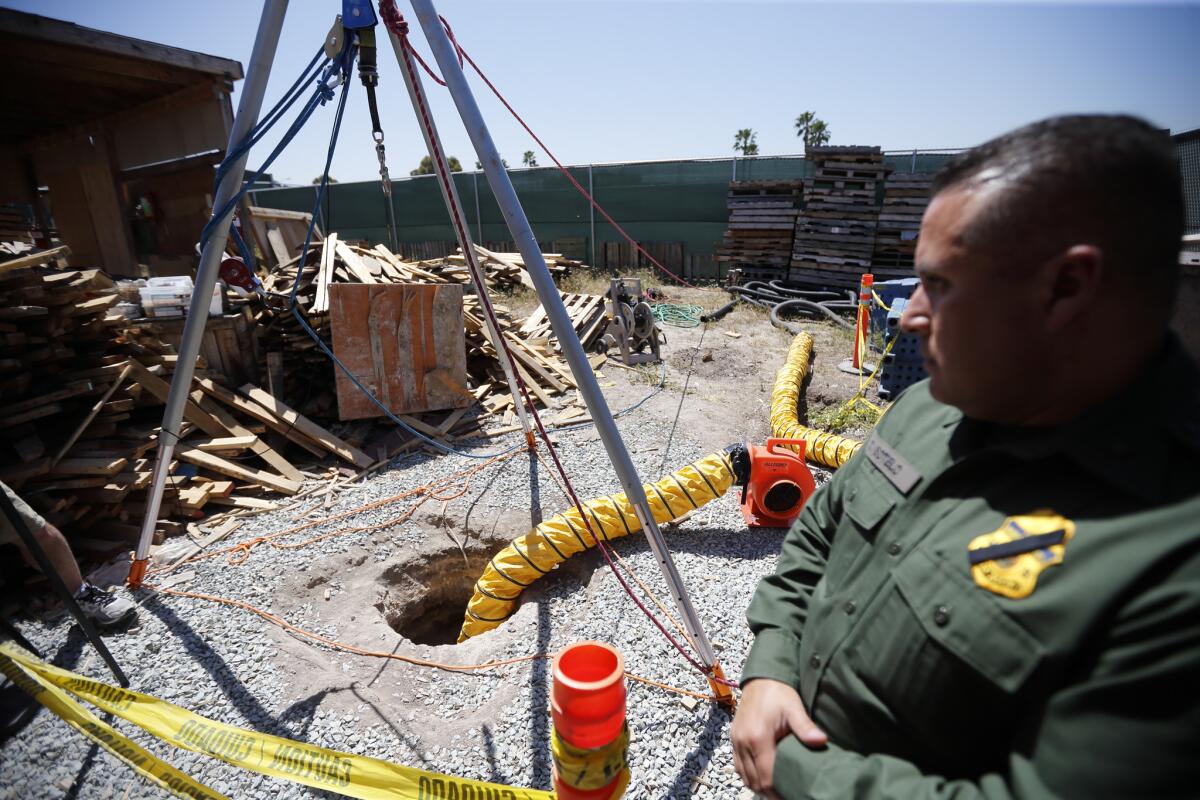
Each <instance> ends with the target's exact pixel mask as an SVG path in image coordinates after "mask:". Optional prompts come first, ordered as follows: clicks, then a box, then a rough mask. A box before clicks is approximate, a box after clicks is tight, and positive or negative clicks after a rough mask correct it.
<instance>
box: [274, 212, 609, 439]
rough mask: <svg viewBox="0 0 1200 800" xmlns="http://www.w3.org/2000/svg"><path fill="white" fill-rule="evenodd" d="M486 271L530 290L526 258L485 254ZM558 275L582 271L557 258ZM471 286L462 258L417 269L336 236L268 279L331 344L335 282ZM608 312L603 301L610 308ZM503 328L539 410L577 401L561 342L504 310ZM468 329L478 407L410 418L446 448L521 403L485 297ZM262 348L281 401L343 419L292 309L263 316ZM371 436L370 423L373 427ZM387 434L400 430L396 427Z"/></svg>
mask: <svg viewBox="0 0 1200 800" xmlns="http://www.w3.org/2000/svg"><path fill="white" fill-rule="evenodd" d="M476 250H477V254H478V256H479V261H480V264H481V266H482V267H483V269H484V273H485V280H486V282H487V284H488V287H489V290H500V291H507V290H511V289H512V288H513V287H515V286H518V285H525V283H526V281H527V280H528V277H529V276H528V274H527V273H526V272H525V270H524V265H523V263H522V261H521V260H520V255H519V254H516V253H496V252H492V251H490V250H486V249H484V248H482V247H476ZM546 260H547V263H548V264H549V265H551V267H552V270H553V271H556V272H559V273H560V274H561V273H563V272H565V271H566V270H567V269H568V268H570V267H572V266H574V265H577V262H573V261H571V260H570V259H564V258H562V257H561V256H559V255H556V254H546ZM469 280H470V276H469V273H468V271H467V268H466V266H465V259H463V257H462V256H461V255H459V256H451V257H449V258H446V259H442V260H438V261H421V262H408V261H404V260H402V259H400V258H398V257H396V256H395V255H394V254H393V253H392V252H391V251H390V250H388V249H387V248H386V247H384V246H383V245H376V246H375V247H373V248H365V247H359V246H355V245H351V244H348V243H346V242H344V241H341V240H340V239H339V238H338V235H337V234H336V233H334V234H330V235H329V236H328V237H327V238H326V239H325V240H324V241H321V242H318V243H316V245H315V246H314V247H313V249H312V252H311V253H310V257H309V259H308V263H307V264H305V265H304V266H303V267H302V268H299V269H298V260H293V262H292V263H291V264H287V265H284V267H282V268H280V269H277V270H276V271H274V272H273V273H272V274H270V275H268V276H267V277H266V279H265V280H264V287H265V288H266V289H267V291H268V292H276V293H281V294H290V293H291V291H292V288H293V286H294V285H295V283H296V282H297V281H299V287H298V289H297V290H296V292H297V293H296V297H297V305H298V307H299V308H300V310H301V312H302V314H303V316H304V318H305V322H306V323H307V324H308V325H309V326H310V327H311V328H312V330H313V331H314V332H315V333H316V335H317V336H318V337H319V338H320V339H321V340H322V341H324V342H329V341H331V339H332V330H331V323H330V315H329V287H330V284H332V283H361V284H372V285H375V284H382V285H387V284H413V283H417V284H458V283H465V282H467V281H469ZM600 305H601V306H602V305H603V302H602V301H601V302H600ZM495 310H496V315H497V320H498V322H499V324H500V328H501V330H502V333H503V336H504V339H505V341H506V343H507V344H508V346H509V348H510V349H511V351H512V353H513V356H514V358H515V359H516V362H517V371H518V372H519V373H520V375H521V377H522V379H523V380H524V382H525V384H526V385H527V387H528V388H529V391H530V394H531V396H532V397H533V398H534V400H535V402H537V403H539V404H540V405H541V406H543V407H545V408H551V407H557V406H560V405H564V404H566V403H570V402H572V400H573V398H572V397H568V395H573V394H574V389H575V382H574V378H573V377H572V375H571V372H570V369H569V368H568V366H567V365H566V363H565V362H564V361H563V360H562V358H561V356H559V355H558V354H557V353H555V351H554V347H553V344H552V343H551V342H550V340H549V339H547V338H545V337H544V336H542V335H540V334H539V335H537V336H534V335H531V333H529V332H525V331H523V330H522V329H521V324H520V323H519V322H518V321H517V320H516V319H514V318H513V316H512V315H511V313H510V312H509V311H508V309H506V308H505V307H504V306H502V305H496V306H495ZM593 321H594V314H592V315H589V316H588V317H587V319H586V320H584V319H581V320H580V326H581V327H582V326H583V325H584V322H587V323H588V324H589V325H590V324H591V322H593ZM463 324H464V329H465V330H464V332H465V335H466V347H467V376H468V381H469V389H470V391H471V393H472V395H473V396H474V398H475V404H473V405H472V407H470V408H466V409H462V408H460V409H456V410H453V411H447V412H430V413H429V414H426V415H421V416H417V415H400V416H401V419H403V420H404V421H405V422H406V423H407V424H410V425H412V427H414V428H416V429H417V430H419V431H421V432H422V433H424V434H426V435H428V436H432V437H434V438H437V439H439V440H442V441H445V442H453V441H455V440H457V439H465V438H471V437H472V436H477V435H480V433H481V425H482V424H483V423H484V422H485V421H486V420H488V418H489V417H491V416H492V415H495V414H499V415H501V418H502V420H506V421H511V419H512V417H511V414H512V412H513V403H512V397H511V391H510V387H509V386H508V384H507V381H506V380H505V377H504V372H503V369H502V368H501V366H500V362H499V360H498V358H497V354H496V352H495V349H494V348H493V347H492V344H491V342H490V341H489V340H488V338H487V335H486V332H485V325H484V320H483V311H482V308H481V307H480V304H479V300H478V297H476V296H475V295H474V294H466V295H464V298H463ZM258 325H259V340H260V346H261V349H262V350H263V352H265V353H267V355H268V359H270V358H271V357H272V355H274V356H275V358H276V359H277V364H276V366H275V368H274V369H272V368H271V365H270V363H268V372H269V373H270V372H274V373H275V374H277V375H279V376H281V377H280V379H279V381H278V383H277V384H275V383H273V384H272V386H273V388H274V390H275V391H276V393H277V394H278V395H280V396H281V397H284V398H286V399H288V400H289V401H292V402H294V403H295V404H296V406H297V407H298V409H299V410H300V411H301V412H303V413H305V414H307V415H309V416H311V417H314V418H316V419H330V418H333V417H335V415H336V413H337V408H336V403H335V398H334V394H333V392H332V387H333V386H334V379H335V375H334V370H335V369H336V367H335V366H334V365H333V363H332V361H331V360H330V359H329V358H328V357H327V356H326V355H325V353H324V352H322V350H321V349H320V347H319V345H318V344H317V343H316V341H315V340H314V339H313V338H312V336H310V335H309V334H308V333H307V332H306V331H305V330H304V329H303V327H302V326H301V325H300V323H299V322H298V321H297V320H296V318H295V316H294V315H293V314H292V313H291V312H290V311H289V310H288V309H287V308H286V307H285V306H282V305H281V306H276V307H264V308H263V309H262V310H261V311H260V312H259V314H258ZM364 422H365V424H366V425H367V427H368V429H369V427H370V425H371V423H370V421H364ZM380 422H381V424H382V425H383V426H384V427H386V428H387V429H389V430H391V429H394V428H395V426H394V425H393V424H392V423H391V422H388V421H386V420H381V421H380ZM360 429H361V427H360ZM412 444H414V442H413V441H412V440H411V439H405V438H404V437H403V436H400V437H399V439H393V440H391V441H390V443H389V445H388V451H387V452H388V453H389V454H392V453H394V452H396V451H397V449H396V448H398V447H400V448H402V447H406V446H409V445H412Z"/></svg>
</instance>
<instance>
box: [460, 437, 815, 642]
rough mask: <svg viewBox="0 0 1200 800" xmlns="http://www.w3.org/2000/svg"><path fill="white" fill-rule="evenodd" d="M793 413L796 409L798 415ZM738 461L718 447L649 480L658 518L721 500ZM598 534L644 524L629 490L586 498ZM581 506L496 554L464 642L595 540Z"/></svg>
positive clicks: (613, 534)
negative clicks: (522, 594) (657, 478)
mask: <svg viewBox="0 0 1200 800" xmlns="http://www.w3.org/2000/svg"><path fill="white" fill-rule="evenodd" d="M793 416H794V415H793ZM733 480H734V478H733V465H732V464H731V463H730V462H729V457H728V456H727V455H726V454H725V453H713V454H712V455H708V456H705V457H704V458H702V459H700V460H699V461H695V462H693V463H691V464H688V465H687V466H686V467H683V468H682V469H680V470H677V471H676V472H674V473H672V474H670V475H668V476H666V477H665V478H662V479H661V480H659V481H658V482H657V483H653V484H645V485H644V488H645V490H646V497H647V498H648V499H649V501H650V512H651V513H652V514H653V515H654V521H655V522H657V523H658V524H660V525H662V524H664V523H667V522H670V521H672V520H676V519H679V518H680V517H682V516H683V515H684V514H686V513H688V512H689V511H692V510H694V509H697V508H700V507H701V506H702V505H704V504H706V503H709V502H711V501H713V500H716V499H717V498H718V497H720V496H721V495H723V494H725V492H727V491H728V490H729V487H730V486H731V485H732V484H733ZM583 507H584V509H586V511H587V514H588V519H589V521H590V522H591V525H592V531H594V532H595V534H596V536H599V537H601V538H603V539H604V540H605V541H608V540H611V539H619V538H620V537H622V536H626V535H628V534H630V533H636V532H637V531H640V530H641V529H642V523H641V522H640V521H639V520H638V518H637V515H636V514H635V513H634V511H633V504H632V503H630V502H629V500H628V499H626V497H625V493H624V492H621V493H620V494H614V495H610V496H606V497H598V498H596V499H594V500H588V501H587V502H585V503H584V504H583ZM595 544H596V543H595V542H594V541H593V540H592V537H591V534H589V533H588V529H587V526H586V525H585V524H584V522H583V520H582V519H581V518H580V515H579V509H578V508H575V507H572V508H570V509H568V510H566V511H564V512H562V513H560V514H556V515H554V516H553V517H551V518H550V519H547V520H546V521H544V522H542V524H540V525H538V526H537V527H536V528H534V529H533V530H531V531H529V533H526V534H525V535H524V536H521V537H520V538H518V539H516V540H514V541H513V543H512V544H510V545H509V546H508V547H505V548H504V549H503V550H501V551H500V552H499V553H497V554H496V555H494V556H492V560H491V561H490V562H489V563H488V565H487V567H485V568H484V570H483V575H481V576H480V577H479V580H477V581H476V582H475V594H474V595H473V596H472V597H471V602H470V603H468V604H467V613H466V615H465V617H464V619H463V626H462V632H461V633H459V635H458V641H459V642H463V641H466V640H467V639H469V638H471V637H472V636H477V635H479V634H481V633H484V632H486V631H490V630H491V629H492V628H495V627H497V626H498V625H499V624H500V623H502V622H504V620H506V619H508V618H509V616H510V615H511V614H512V613H513V611H514V610H515V609H516V606H517V599H518V598H519V597H520V596H521V592H523V591H524V590H525V588H526V587H527V586H529V585H530V584H532V583H533V582H534V581H535V580H537V579H538V578H540V577H541V576H542V575H545V574H546V573H547V572H549V571H550V570H551V569H552V568H553V567H554V566H555V565H556V564H561V563H562V562H563V561H566V560H567V559H568V558H570V557H571V556H573V555H575V554H576V553H581V552H583V551H584V550H587V549H588V548H590V547H594V546H595Z"/></svg>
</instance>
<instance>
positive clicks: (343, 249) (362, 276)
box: [334, 242, 375, 284]
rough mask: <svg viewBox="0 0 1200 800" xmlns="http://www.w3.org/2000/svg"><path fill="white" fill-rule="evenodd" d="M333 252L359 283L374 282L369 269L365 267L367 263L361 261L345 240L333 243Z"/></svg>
mask: <svg viewBox="0 0 1200 800" xmlns="http://www.w3.org/2000/svg"><path fill="white" fill-rule="evenodd" d="M334 252H335V253H337V256H338V258H340V259H341V260H342V264H343V265H345V267H346V269H348V270H350V274H351V275H353V276H354V277H355V278H357V279H358V281H359V282H360V283H366V284H373V283H375V279H374V278H373V277H371V271H370V270H369V269H367V265H366V264H364V263H363V262H362V259H360V258H359V257H358V254H357V253H355V252H354V251H353V250H351V249H350V247H349V245H347V244H346V243H345V242H338V243H337V244H336V245H334Z"/></svg>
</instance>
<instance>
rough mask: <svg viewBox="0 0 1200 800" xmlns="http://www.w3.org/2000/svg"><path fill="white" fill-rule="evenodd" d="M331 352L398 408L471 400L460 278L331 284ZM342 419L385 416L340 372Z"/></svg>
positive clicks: (459, 404) (434, 406)
mask: <svg viewBox="0 0 1200 800" xmlns="http://www.w3.org/2000/svg"><path fill="white" fill-rule="evenodd" d="M329 319H330V326H331V328H332V332H333V351H334V354H335V355H337V357H338V358H339V359H340V360H341V361H342V363H343V364H345V365H346V367H347V368H348V369H349V370H350V372H351V373H352V374H353V375H354V376H355V377H356V378H357V380H358V381H359V382H360V383H362V385H363V386H364V387H365V388H366V389H367V391H369V392H370V393H371V394H372V395H374V396H375V397H376V398H378V399H379V401H380V402H381V403H382V404H383V405H384V406H385V407H386V408H387V409H388V410H389V411H391V412H392V413H394V414H413V413H420V412H425V411H435V410H443V409H453V408H462V407H464V406H467V405H470V403H471V395H470V392H469V390H468V389H467V353H466V341H465V332H464V328H463V289H462V286H461V285H458V284H442V285H436V286H435V285H428V284H408V283H404V284H385V285H378V286H362V285H358V284H337V285H335V286H333V287H331V290H330V310H329ZM335 376H336V377H335V381H336V389H337V402H338V417H339V418H340V419H343V420H352V419H368V418H372V417H379V416H383V412H382V411H381V410H380V408H379V407H378V406H377V405H376V404H375V403H373V402H372V401H371V399H370V398H369V397H367V396H366V395H364V394H363V392H362V391H361V390H360V389H359V388H358V386H356V385H355V384H354V382H353V381H351V380H350V378H349V377H347V376H346V374H345V373H344V372H342V371H341V370H337V371H336V372H335Z"/></svg>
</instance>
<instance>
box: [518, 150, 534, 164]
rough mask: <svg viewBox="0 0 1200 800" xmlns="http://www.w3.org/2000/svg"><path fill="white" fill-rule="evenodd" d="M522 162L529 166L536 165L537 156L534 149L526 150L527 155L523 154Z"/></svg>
mask: <svg viewBox="0 0 1200 800" xmlns="http://www.w3.org/2000/svg"><path fill="white" fill-rule="evenodd" d="M521 163H522V164H524V165H525V166H527V167H536V166H537V156H535V155H534V154H533V151H532V150H526V151H525V155H523V156H521Z"/></svg>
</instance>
